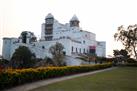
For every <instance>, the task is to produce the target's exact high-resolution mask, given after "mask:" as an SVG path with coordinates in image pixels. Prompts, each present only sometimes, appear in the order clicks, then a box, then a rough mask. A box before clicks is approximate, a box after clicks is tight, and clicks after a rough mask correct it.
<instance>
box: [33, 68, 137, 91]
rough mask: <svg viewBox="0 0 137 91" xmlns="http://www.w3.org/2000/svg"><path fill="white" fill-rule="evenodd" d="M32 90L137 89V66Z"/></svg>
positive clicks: (129, 90) (118, 90)
mask: <svg viewBox="0 0 137 91" xmlns="http://www.w3.org/2000/svg"><path fill="white" fill-rule="evenodd" d="M31 91H137V67H119V68H117V69H114V70H110V71H106V72H102V73H97V74H93V75H88V76H84V77H78V78H74V79H71V80H65V81H62V82H57V83H54V84H50V85H47V86H43V87H39V88H36V89H33V90H31Z"/></svg>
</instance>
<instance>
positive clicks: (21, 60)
mask: <svg viewBox="0 0 137 91" xmlns="http://www.w3.org/2000/svg"><path fill="white" fill-rule="evenodd" d="M34 59H35V54H33V53H31V51H30V50H29V48H28V47H26V46H19V48H17V49H16V50H15V52H14V54H13V56H12V59H11V65H12V67H13V68H29V67H32V66H33V64H34Z"/></svg>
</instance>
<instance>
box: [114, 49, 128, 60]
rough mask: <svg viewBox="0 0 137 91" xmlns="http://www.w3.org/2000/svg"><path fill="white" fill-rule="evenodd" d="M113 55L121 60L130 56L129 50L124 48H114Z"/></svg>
mask: <svg viewBox="0 0 137 91" xmlns="http://www.w3.org/2000/svg"><path fill="white" fill-rule="evenodd" d="M113 55H114V56H115V57H116V58H117V59H119V60H120V61H127V59H128V58H129V57H130V56H129V55H128V52H127V51H126V50H124V49H121V50H120V51H119V50H113Z"/></svg>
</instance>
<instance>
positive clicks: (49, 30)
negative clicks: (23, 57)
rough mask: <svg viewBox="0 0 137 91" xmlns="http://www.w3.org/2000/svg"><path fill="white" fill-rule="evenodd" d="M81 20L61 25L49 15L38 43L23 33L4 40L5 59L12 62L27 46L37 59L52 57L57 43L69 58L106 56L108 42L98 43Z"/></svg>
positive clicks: (32, 34) (74, 18)
mask: <svg viewBox="0 0 137 91" xmlns="http://www.w3.org/2000/svg"><path fill="white" fill-rule="evenodd" d="M79 23H80V21H79V19H78V18H77V16H75V15H74V16H73V17H72V19H71V20H70V21H69V23H66V24H61V23H59V22H58V21H57V20H56V19H55V18H54V16H53V15H52V14H51V13H49V14H48V15H47V16H46V18H45V23H43V24H42V27H41V38H40V40H38V41H37V38H36V36H35V35H34V33H32V32H30V31H23V32H22V33H21V35H20V36H19V37H18V38H6V37H5V38H3V52H2V56H3V58H4V59H7V60H10V59H11V57H12V55H13V53H14V52H15V49H17V48H18V47H19V46H27V47H28V48H29V49H30V50H31V52H32V53H35V55H36V57H37V58H41V59H44V58H45V57H52V56H51V54H50V52H49V48H50V47H51V46H52V45H55V43H56V42H59V43H61V44H62V45H63V46H64V50H63V51H64V53H65V54H66V55H67V56H70V57H71V56H73V55H79V54H88V53H96V54H97V56H101V57H105V56H106V42H104V41H96V34H94V33H92V32H88V31H84V30H82V28H80V26H79Z"/></svg>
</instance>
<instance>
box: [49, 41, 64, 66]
mask: <svg viewBox="0 0 137 91" xmlns="http://www.w3.org/2000/svg"><path fill="white" fill-rule="evenodd" d="M63 49H64V47H63V45H62V44H61V43H58V42H57V43H56V44H55V45H53V46H51V47H50V49H49V51H50V53H51V54H52V56H53V62H54V65H55V66H64V65H65V62H64V60H63V59H64V53H63Z"/></svg>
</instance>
